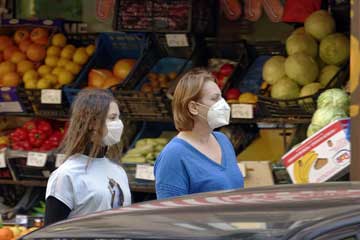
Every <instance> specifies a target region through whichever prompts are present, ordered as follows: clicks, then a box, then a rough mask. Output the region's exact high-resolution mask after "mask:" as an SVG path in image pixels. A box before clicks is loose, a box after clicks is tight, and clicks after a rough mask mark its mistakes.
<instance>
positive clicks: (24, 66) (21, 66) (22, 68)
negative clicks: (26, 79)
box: [17, 60, 34, 76]
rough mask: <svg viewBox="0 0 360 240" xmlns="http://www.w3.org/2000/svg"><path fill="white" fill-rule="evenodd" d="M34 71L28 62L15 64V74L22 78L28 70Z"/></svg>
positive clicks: (31, 64)
mask: <svg viewBox="0 0 360 240" xmlns="http://www.w3.org/2000/svg"><path fill="white" fill-rule="evenodd" d="M32 69H34V64H33V63H32V62H30V61H29V60H23V61H21V62H19V63H18V64H17V72H18V73H19V74H20V75H21V76H22V75H23V74H24V73H26V72H27V71H29V70H32Z"/></svg>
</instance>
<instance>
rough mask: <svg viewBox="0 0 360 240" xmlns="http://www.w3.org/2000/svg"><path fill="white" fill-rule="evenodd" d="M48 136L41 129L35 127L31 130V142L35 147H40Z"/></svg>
mask: <svg viewBox="0 0 360 240" xmlns="http://www.w3.org/2000/svg"><path fill="white" fill-rule="evenodd" d="M46 138H47V135H46V133H45V132H43V131H42V130H40V129H33V130H31V131H30V132H29V142H30V144H31V146H33V147H40V146H41V144H42V143H43V142H44V141H45V140H46Z"/></svg>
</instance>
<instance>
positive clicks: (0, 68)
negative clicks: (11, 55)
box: [0, 61, 16, 76]
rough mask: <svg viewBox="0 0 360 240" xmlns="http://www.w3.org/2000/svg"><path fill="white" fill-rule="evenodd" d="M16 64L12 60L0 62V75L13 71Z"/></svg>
mask: <svg viewBox="0 0 360 240" xmlns="http://www.w3.org/2000/svg"><path fill="white" fill-rule="evenodd" d="M15 70H16V65H15V64H13V63H12V62H9V61H6V62H2V63H0V76H4V75H5V74H7V73H9V72H15Z"/></svg>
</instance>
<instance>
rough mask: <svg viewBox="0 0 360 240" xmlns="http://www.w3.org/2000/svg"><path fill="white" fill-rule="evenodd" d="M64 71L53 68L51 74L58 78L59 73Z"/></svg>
mask: <svg viewBox="0 0 360 240" xmlns="http://www.w3.org/2000/svg"><path fill="white" fill-rule="evenodd" d="M64 70H65V69H64V68H62V67H56V68H54V69H53V70H52V72H51V73H52V74H53V75H55V76H58V75H59V73H61V72H63V71H64Z"/></svg>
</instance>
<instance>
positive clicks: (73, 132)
mask: <svg viewBox="0 0 360 240" xmlns="http://www.w3.org/2000/svg"><path fill="white" fill-rule="evenodd" d="M111 102H116V100H115V98H114V97H113V96H112V94H111V93H110V92H109V91H107V90H94V89H92V90H82V91H80V92H79V94H78V95H77V97H76V99H75V101H74V102H73V104H72V107H71V118H70V124H69V128H68V131H67V133H66V135H65V137H64V140H63V142H62V144H61V147H60V149H61V152H63V153H64V154H65V155H66V158H68V157H69V156H71V155H74V154H84V153H85V151H86V150H87V149H86V148H87V147H88V146H89V145H91V149H90V150H89V153H87V154H88V155H89V157H90V158H95V157H96V156H97V155H98V154H99V153H100V151H101V149H102V139H103V135H104V126H105V121H106V118H107V114H108V111H109V106H110V103H111Z"/></svg>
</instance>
